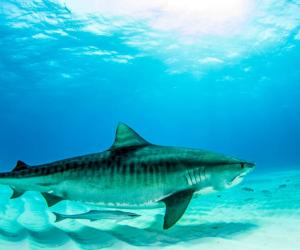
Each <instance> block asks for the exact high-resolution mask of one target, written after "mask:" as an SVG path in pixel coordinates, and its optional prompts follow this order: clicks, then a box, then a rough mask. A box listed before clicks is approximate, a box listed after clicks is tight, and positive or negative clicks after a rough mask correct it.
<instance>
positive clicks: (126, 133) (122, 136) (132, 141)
mask: <svg viewBox="0 0 300 250" xmlns="http://www.w3.org/2000/svg"><path fill="white" fill-rule="evenodd" d="M149 144H150V143H149V142H147V141H146V140H145V139H143V138H142V137H141V136H139V135H138V133H136V132H135V131H134V130H133V129H131V128H130V127H128V126H127V125H126V124H124V123H119V124H118V127H117V130H116V137H115V141H114V144H113V145H112V147H111V148H113V149H116V148H122V147H132V146H146V145H149Z"/></svg>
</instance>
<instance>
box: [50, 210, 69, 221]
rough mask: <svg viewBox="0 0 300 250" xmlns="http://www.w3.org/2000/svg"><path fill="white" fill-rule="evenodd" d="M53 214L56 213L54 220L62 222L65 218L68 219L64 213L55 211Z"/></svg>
mask: <svg viewBox="0 0 300 250" xmlns="http://www.w3.org/2000/svg"><path fill="white" fill-rule="evenodd" d="M53 214H54V215H55V220H54V222H60V221H62V220H64V219H66V218H65V217H64V216H62V215H61V214H59V213H55V212H53Z"/></svg>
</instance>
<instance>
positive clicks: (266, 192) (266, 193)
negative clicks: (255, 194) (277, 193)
mask: <svg viewBox="0 0 300 250" xmlns="http://www.w3.org/2000/svg"><path fill="white" fill-rule="evenodd" d="M261 192H262V193H263V194H264V195H267V196H269V195H271V194H272V193H271V191H269V190H266V189H264V190H261Z"/></svg>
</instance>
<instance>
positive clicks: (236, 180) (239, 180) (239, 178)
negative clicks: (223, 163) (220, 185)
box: [228, 173, 246, 186]
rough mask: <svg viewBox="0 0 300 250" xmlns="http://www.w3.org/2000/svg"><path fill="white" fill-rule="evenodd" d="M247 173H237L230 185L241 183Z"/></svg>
mask: <svg viewBox="0 0 300 250" xmlns="http://www.w3.org/2000/svg"><path fill="white" fill-rule="evenodd" d="M245 175H246V174H245V173H243V174H239V175H237V176H236V177H234V178H232V180H231V181H230V182H229V183H228V184H229V185H230V186H235V185H237V184H239V183H240V182H241V181H242V180H243V178H244V176H245Z"/></svg>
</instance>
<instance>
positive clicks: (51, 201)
mask: <svg viewBox="0 0 300 250" xmlns="http://www.w3.org/2000/svg"><path fill="white" fill-rule="evenodd" d="M41 194H42V195H43V197H44V198H45V200H46V202H47V205H48V207H52V206H54V205H55V204H56V203H58V202H60V201H62V200H64V199H63V198H62V197H59V196H57V195H54V194H49V193H41Z"/></svg>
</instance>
